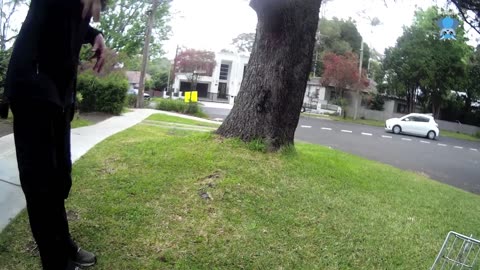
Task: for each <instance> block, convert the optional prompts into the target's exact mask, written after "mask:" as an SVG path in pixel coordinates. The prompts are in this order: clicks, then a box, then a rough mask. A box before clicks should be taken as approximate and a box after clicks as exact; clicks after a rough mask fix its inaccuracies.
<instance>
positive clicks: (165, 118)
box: [147, 113, 220, 128]
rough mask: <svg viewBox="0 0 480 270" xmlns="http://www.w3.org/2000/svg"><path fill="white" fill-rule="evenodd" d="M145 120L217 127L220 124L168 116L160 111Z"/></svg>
mask: <svg viewBox="0 0 480 270" xmlns="http://www.w3.org/2000/svg"><path fill="white" fill-rule="evenodd" d="M147 120H151V121H160V122H169V123H178V124H187V125H197V126H203V127H215V128H218V127H219V125H220V123H218V124H214V123H208V122H202V121H197V120H192V119H186V118H180V117H176V116H170V115H166V114H161V113H159V114H153V115H151V116H150V117H149V118H148V119H147Z"/></svg>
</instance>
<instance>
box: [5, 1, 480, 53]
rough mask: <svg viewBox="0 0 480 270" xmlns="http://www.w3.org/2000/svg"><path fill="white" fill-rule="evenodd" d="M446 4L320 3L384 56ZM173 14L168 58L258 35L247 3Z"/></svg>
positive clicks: (175, 9)
mask: <svg viewBox="0 0 480 270" xmlns="http://www.w3.org/2000/svg"><path fill="white" fill-rule="evenodd" d="M324 2H325V1H324ZM385 2H386V3H387V5H385ZM445 3H446V0H386V1H384V0H330V1H327V2H326V4H322V10H321V15H322V16H325V17H326V18H332V17H334V16H335V17H338V18H343V19H348V18H349V17H351V18H352V19H354V20H355V21H356V22H357V27H358V29H359V31H360V34H362V36H363V37H364V39H365V42H366V43H368V44H369V45H370V46H373V47H374V48H375V49H376V50H377V51H379V52H381V53H383V52H384V50H385V48H387V47H390V46H395V42H396V40H397V38H398V37H399V36H400V35H401V34H402V32H403V29H402V27H403V26H404V25H407V26H408V25H411V23H412V20H413V15H414V11H415V9H416V8H417V7H420V8H428V7H429V6H432V5H437V6H439V7H443V8H446V4H445ZM26 11H27V10H26V8H23V9H22V12H19V13H18V14H17V16H16V17H15V18H14V19H15V21H16V25H20V24H21V22H22V21H23V20H24V18H25V15H26ZM171 13H172V15H171V17H172V20H171V23H170V25H171V27H172V33H171V35H170V39H169V40H168V41H165V42H164V50H165V51H166V53H167V57H168V58H169V59H173V57H174V56H175V49H176V46H177V45H179V46H183V47H189V48H196V49H209V50H213V51H220V50H221V49H224V48H228V47H229V46H231V42H232V39H233V38H235V37H236V36H238V35H239V34H241V33H250V32H255V27H256V24H257V16H256V14H255V12H254V11H253V10H252V9H251V8H250V6H249V1H248V0H202V1H200V0H173V2H172V9H171ZM368 17H370V18H374V17H378V18H379V19H380V21H381V22H382V25H380V26H377V27H375V28H374V29H372V27H370V24H369V20H368ZM473 33H474V31H473V30H472V31H470V34H472V37H471V42H470V45H473V46H476V45H477V43H478V42H477V41H476V39H477V38H478V35H473Z"/></svg>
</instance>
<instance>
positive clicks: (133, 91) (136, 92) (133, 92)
mask: <svg viewBox="0 0 480 270" xmlns="http://www.w3.org/2000/svg"><path fill="white" fill-rule="evenodd" d="M127 93H128V94H129V95H138V89H130V90H128V92H127ZM143 98H145V99H146V100H149V99H150V95H149V94H148V93H145V92H144V93H143Z"/></svg>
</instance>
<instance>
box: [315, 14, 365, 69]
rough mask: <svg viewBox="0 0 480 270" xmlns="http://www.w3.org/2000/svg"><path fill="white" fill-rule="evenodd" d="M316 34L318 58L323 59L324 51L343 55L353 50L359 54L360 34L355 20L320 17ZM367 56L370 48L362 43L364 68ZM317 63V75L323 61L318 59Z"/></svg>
mask: <svg viewBox="0 0 480 270" xmlns="http://www.w3.org/2000/svg"><path fill="white" fill-rule="evenodd" d="M317 36H318V39H319V40H318V44H317V48H316V50H317V51H316V53H317V54H318V59H323V56H324V55H325V54H326V53H335V54H337V55H345V54H346V53H349V52H353V53H355V54H357V55H360V49H361V44H362V36H361V35H360V33H359V32H358V29H357V26H356V25H355V22H354V21H352V20H351V19H349V20H347V21H345V20H339V19H338V18H335V17H334V18H333V19H332V20H328V19H325V18H322V19H320V23H319V28H318V35H317ZM369 58H370V49H369V47H368V45H367V44H366V43H364V54H363V67H364V68H365V69H366V68H367V67H368V59H369ZM317 65H318V66H317V74H315V75H316V76H319V75H320V74H322V73H323V62H322V61H319V62H318V64H317Z"/></svg>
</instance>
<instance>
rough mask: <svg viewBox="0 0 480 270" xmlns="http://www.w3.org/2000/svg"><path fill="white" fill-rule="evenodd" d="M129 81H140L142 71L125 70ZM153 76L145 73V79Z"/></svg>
mask: <svg viewBox="0 0 480 270" xmlns="http://www.w3.org/2000/svg"><path fill="white" fill-rule="evenodd" d="M125 75H126V76H127V78H128V82H129V83H140V71H125ZM151 79H152V76H150V75H149V74H146V75H145V80H151Z"/></svg>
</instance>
